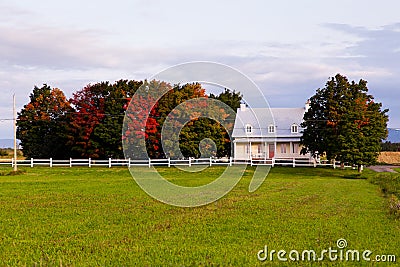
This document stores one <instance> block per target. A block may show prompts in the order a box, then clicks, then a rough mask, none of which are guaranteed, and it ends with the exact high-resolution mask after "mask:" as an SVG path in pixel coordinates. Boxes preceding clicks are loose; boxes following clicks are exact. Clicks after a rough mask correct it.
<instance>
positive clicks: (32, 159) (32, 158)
mask: <svg viewBox="0 0 400 267" xmlns="http://www.w3.org/2000/svg"><path fill="white" fill-rule="evenodd" d="M31 168H33V158H31Z"/></svg>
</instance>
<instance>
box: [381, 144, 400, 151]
mask: <svg viewBox="0 0 400 267" xmlns="http://www.w3.org/2000/svg"><path fill="white" fill-rule="evenodd" d="M381 146H382V151H391V152H398V151H400V143H392V142H384V143H382V144H381Z"/></svg>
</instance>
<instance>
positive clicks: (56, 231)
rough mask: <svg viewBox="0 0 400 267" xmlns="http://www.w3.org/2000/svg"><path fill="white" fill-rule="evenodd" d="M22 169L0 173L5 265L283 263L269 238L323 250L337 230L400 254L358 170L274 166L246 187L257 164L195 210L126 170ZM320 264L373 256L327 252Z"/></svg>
mask: <svg viewBox="0 0 400 267" xmlns="http://www.w3.org/2000/svg"><path fill="white" fill-rule="evenodd" d="M7 170H9V169H4V168H3V169H0V172H3V173H4V172H6V171H7ZM159 170H160V172H162V173H163V174H164V175H166V176H168V177H169V178H171V180H173V181H174V182H175V183H177V184H182V185H188V186H190V185H192V186H195V185H198V184H199V183H201V184H204V183H207V182H209V181H211V180H212V179H214V178H216V177H217V176H218V175H219V174H220V173H221V171H222V170H223V168H222V167H213V168H209V169H207V171H206V172H205V173H202V174H199V173H194V174H190V173H184V172H182V171H179V170H177V169H174V168H170V169H168V168H160V169H159ZM25 171H26V173H25V174H21V175H15V176H0V206H1V212H0V222H1V223H0V265H1V266H4V265H10V266H24V265H26V266H35V265H37V266H48V265H52V266H54V265H56V266H69V265H72V266H98V265H100V266H135V265H136V266H257V265H268V266H269V265H276V266H278V265H282V262H279V261H278V260H276V257H275V260H274V261H273V262H270V261H266V262H264V263H261V262H260V261H259V260H258V259H257V252H258V251H259V250H261V249H263V248H264V246H265V245H267V246H268V248H269V249H270V250H272V249H274V250H277V251H278V250H281V249H283V250H285V251H287V252H289V251H290V250H292V249H296V250H298V251H300V252H301V251H303V250H307V249H313V250H315V251H317V252H318V253H319V252H320V251H321V250H323V249H329V247H332V248H336V241H337V240H338V239H340V238H344V239H346V240H347V243H348V247H347V248H348V249H357V250H360V251H363V250H366V249H368V250H371V251H372V252H373V254H372V256H371V258H373V257H374V256H375V255H378V254H382V255H396V256H397V257H398V259H397V262H398V261H399V260H400V247H399V240H400V224H399V221H398V219H396V218H395V217H393V216H392V215H390V213H389V212H388V210H387V207H386V205H387V200H386V199H385V198H383V197H382V194H381V192H380V190H379V188H378V186H377V185H373V184H371V183H369V182H368V181H367V180H365V179H355V178H356V177H357V175H356V173H355V171H351V170H346V171H341V170H331V169H320V168H318V169H314V168H279V167H277V168H273V169H272V170H271V172H270V174H269V175H268V177H267V179H266V180H265V182H264V184H263V185H262V186H261V187H260V188H259V189H258V190H257V191H256V192H254V193H249V192H248V191H247V188H248V185H249V182H250V179H251V176H252V173H253V172H254V168H250V167H249V168H248V169H247V171H246V175H245V177H243V178H242V180H241V181H240V182H239V184H238V185H237V186H236V187H235V188H234V190H233V191H231V192H230V193H229V194H228V195H227V196H225V197H224V198H222V199H220V200H219V201H217V202H214V203H212V204H210V205H207V206H203V207H198V208H178V207H173V206H168V205H165V204H162V203H160V202H158V201H156V200H154V199H152V198H151V197H149V196H148V195H147V194H146V193H144V192H143V191H142V190H141V189H140V188H139V187H138V186H137V185H136V183H135V181H134V180H133V179H132V177H131V176H130V173H129V171H128V170H127V169H124V168H113V169H107V168H92V169H90V168H52V169H50V168H40V167H39V168H33V169H30V168H26V169H25ZM365 172H366V173H365V174H364V176H365V177H368V176H369V175H374V174H372V173H370V172H369V170H366V171H365ZM199 181H200V182H199ZM290 263H291V264H293V262H289V263H287V264H288V265H289V264H290ZM297 264H298V265H300V266H305V265H311V264H313V265H315V263H311V262H300V263H297ZM321 264H322V263H319V265H321ZM323 264H324V265H341V266H348V265H354V266H358V265H370V264H374V265H376V262H375V263H365V262H340V261H336V262H330V261H329V260H328V259H326V260H325V261H324V262H323ZM391 264H393V263H384V264H382V266H391Z"/></svg>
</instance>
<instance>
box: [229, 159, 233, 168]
mask: <svg viewBox="0 0 400 267" xmlns="http://www.w3.org/2000/svg"><path fill="white" fill-rule="evenodd" d="M229 166H231V167H232V157H229Z"/></svg>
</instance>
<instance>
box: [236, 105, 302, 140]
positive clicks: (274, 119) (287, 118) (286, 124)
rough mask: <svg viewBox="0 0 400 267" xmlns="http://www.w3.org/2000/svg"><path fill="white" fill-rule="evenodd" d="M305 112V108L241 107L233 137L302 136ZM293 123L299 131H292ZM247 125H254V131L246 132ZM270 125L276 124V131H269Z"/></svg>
mask: <svg viewBox="0 0 400 267" xmlns="http://www.w3.org/2000/svg"><path fill="white" fill-rule="evenodd" d="M304 113H305V108H252V109H250V108H245V109H241V108H239V109H238V110H237V114H236V119H235V126H234V129H233V133H232V137H234V138H239V137H300V136H301V131H302V130H303V128H301V127H300V124H301V122H302V120H303V116H304ZM293 124H297V125H298V126H299V133H292V132H291V127H292V125H293ZM246 125H251V126H252V129H253V131H252V133H246ZM270 125H275V126H276V128H275V133H268V127H269V126H270Z"/></svg>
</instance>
